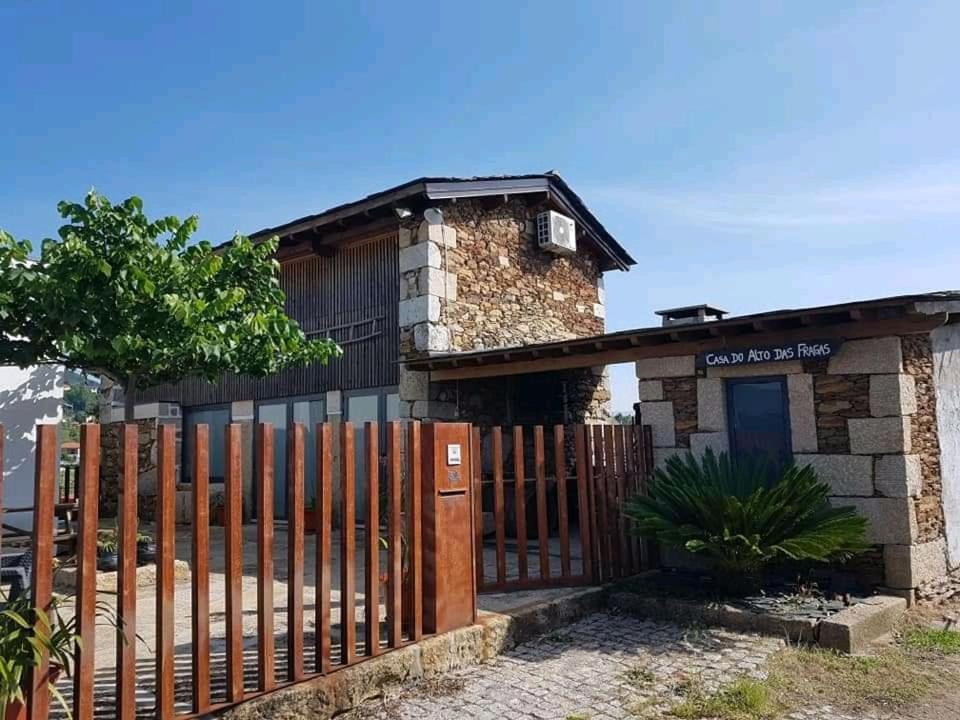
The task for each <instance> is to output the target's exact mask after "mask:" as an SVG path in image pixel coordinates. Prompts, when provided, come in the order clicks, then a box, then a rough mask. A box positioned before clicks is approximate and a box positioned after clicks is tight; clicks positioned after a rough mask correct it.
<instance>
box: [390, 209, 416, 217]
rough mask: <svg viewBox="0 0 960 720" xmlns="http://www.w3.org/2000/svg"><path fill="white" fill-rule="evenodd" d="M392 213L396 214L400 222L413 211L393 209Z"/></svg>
mask: <svg viewBox="0 0 960 720" xmlns="http://www.w3.org/2000/svg"><path fill="white" fill-rule="evenodd" d="M393 211H394V212H395V213H396V214H397V218H399V219H400V220H406V219H407V218H408V217H410V216H411V215H413V210H411V209H410V208H405V207H395V208H394V209H393Z"/></svg>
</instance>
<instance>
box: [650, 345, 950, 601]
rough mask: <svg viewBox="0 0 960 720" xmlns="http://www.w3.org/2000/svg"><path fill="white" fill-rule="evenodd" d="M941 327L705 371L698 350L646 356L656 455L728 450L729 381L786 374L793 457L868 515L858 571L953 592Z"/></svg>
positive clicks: (926, 593)
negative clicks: (822, 355)
mask: <svg viewBox="0 0 960 720" xmlns="http://www.w3.org/2000/svg"><path fill="white" fill-rule="evenodd" d="M944 330H948V328H945V329H944ZM950 331H951V332H953V331H952V330H950ZM937 332H938V331H934V333H933V334H932V335H931V334H926V333H923V334H913V335H904V336H895V335H891V336H885V337H876V338H867V339H860V340H849V341H847V342H845V343H844V344H843V345H842V347H841V349H840V351H839V352H838V353H837V354H836V355H834V356H833V357H831V358H830V359H829V360H821V359H817V360H803V361H800V360H792V361H786V362H777V363H766V364H755V365H740V366H729V367H711V368H707V369H706V370H705V371H699V372H698V371H697V369H696V367H695V356H694V355H680V356H674V357H662V358H651V359H645V360H640V361H638V362H637V364H636V368H637V377H638V379H639V392H640V399H641V401H642V405H641V410H642V414H643V419H644V423H647V424H650V425H652V426H653V440H654V445H655V451H654V454H655V458H656V461H657V463H658V464H659V465H662V464H663V463H664V462H665V461H666V459H667V458H669V457H671V456H673V455H677V454H680V453H686V452H692V453H694V454H695V455H702V453H703V452H705V451H706V449H707V448H712V449H714V451H717V452H719V451H727V450H728V449H729V444H730V441H729V432H728V428H727V411H726V384H725V383H726V380H727V379H728V378H732V377H770V376H783V377H785V379H786V384H787V395H788V403H789V420H790V429H791V437H790V443H791V445H792V449H793V454H794V459H795V460H796V462H798V463H802V464H810V465H812V466H813V467H814V468H815V469H816V470H817V472H818V473H819V475H820V477H821V478H822V479H823V480H824V481H825V482H827V483H828V484H829V485H830V487H831V489H832V491H833V494H832V498H831V502H833V503H835V504H836V505H847V506H853V507H854V508H856V510H857V511H858V512H860V513H861V514H862V515H864V516H865V517H866V518H867V519H868V521H869V529H868V539H869V540H870V541H871V542H872V543H873V544H874V545H875V547H876V552H874V553H869V554H867V555H866V556H865V557H864V558H863V559H862V560H861V561H860V564H859V566H858V567H857V570H858V571H859V572H860V574H861V575H862V576H864V578H865V579H867V580H869V581H871V582H875V583H876V584H881V585H884V586H886V587H887V588H889V589H890V590H892V591H894V592H896V593H897V594H901V595H904V596H906V597H908V598H909V599H911V600H912V599H915V598H919V599H928V600H929V599H937V598H940V597H943V596H944V595H949V594H953V593H955V592H956V591H957V590H958V584H957V583H956V582H955V581H954V580H953V579H952V578H953V574H952V571H953V570H955V569H956V568H957V567H958V564H960V558H955V559H953V560H952V561H950V559H948V553H947V537H948V536H949V535H950V530H951V529H954V533H960V527H957V528H952V527H951V526H950V523H949V522H948V517H947V515H946V514H945V511H944V506H945V493H944V488H943V480H942V468H941V435H943V434H944V432H945V431H946V432H949V433H951V437H952V434H954V433H955V432H956V431H951V430H950V429H949V428H946V429H945V428H944V423H943V422H941V423H940V427H939V428H938V405H937V404H938V397H940V398H950V397H952V396H953V395H954V394H955V393H953V392H952V388H951V387H947V386H946V385H945V384H944V385H943V387H939V388H938V382H941V383H945V382H946V381H945V380H943V381H941V380H940V376H938V375H937V374H935V368H936V366H937V365H938V364H940V365H942V364H943V362H944V359H943V357H942V356H943V353H940V354H938V353H937V352H936V351H935V345H936V344H937V342H938V337H937ZM941 344H942V343H941ZM947 345H948V346H949V347H952V346H953V345H952V344H950V343H947ZM941 376H942V377H946V375H944V374H941ZM943 402H944V400H941V403H943ZM957 519H958V520H960V515H958V516H957ZM958 554H960V553H958Z"/></svg>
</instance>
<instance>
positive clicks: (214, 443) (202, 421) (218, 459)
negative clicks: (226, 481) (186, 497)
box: [181, 408, 230, 483]
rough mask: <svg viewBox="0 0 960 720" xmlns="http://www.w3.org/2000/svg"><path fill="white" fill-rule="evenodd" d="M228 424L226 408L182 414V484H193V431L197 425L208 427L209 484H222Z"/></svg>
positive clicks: (228, 414) (191, 411)
mask: <svg viewBox="0 0 960 720" xmlns="http://www.w3.org/2000/svg"><path fill="white" fill-rule="evenodd" d="M229 423H230V411H229V410H228V409H227V408H222V409H214V410H202V409H199V410H189V411H187V412H185V413H184V417H183V430H184V433H185V435H184V447H185V451H184V463H183V468H182V469H181V476H182V478H183V482H185V483H191V482H193V458H194V447H193V429H194V428H195V427H196V426H197V425H207V426H209V431H208V432H209V458H210V470H209V473H210V482H212V483H222V482H223V478H224V475H225V474H226V464H225V463H226V456H225V455H224V453H225V450H224V440H225V438H226V426H227V425H228V424H229Z"/></svg>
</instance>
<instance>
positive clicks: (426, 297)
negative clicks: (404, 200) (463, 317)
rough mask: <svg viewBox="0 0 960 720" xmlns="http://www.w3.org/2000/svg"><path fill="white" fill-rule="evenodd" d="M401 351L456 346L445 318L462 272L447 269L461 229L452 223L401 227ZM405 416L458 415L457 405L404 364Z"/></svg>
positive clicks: (402, 405)
mask: <svg viewBox="0 0 960 720" xmlns="http://www.w3.org/2000/svg"><path fill="white" fill-rule="evenodd" d="M398 237H399V245H400V298H399V302H400V307H399V317H400V354H401V357H404V358H409V357H421V356H424V355H429V354H431V353H443V352H448V351H449V350H450V349H451V338H450V331H449V328H448V327H447V325H446V324H445V323H444V322H443V313H444V309H445V307H446V305H447V304H448V303H452V302H456V299H457V276H456V275H455V274H454V273H451V272H447V269H446V268H447V264H446V251H447V250H450V249H453V248H456V246H457V231H456V229H455V228H453V227H451V226H449V225H431V224H430V223H428V222H427V221H426V220H424V221H422V222H421V223H420V224H419V226H417V228H416V229H415V230H414V229H413V228H411V227H406V228H401V229H400V231H399V236H398ZM399 394H400V417H401V418H414V419H417V420H427V419H431V420H452V419H454V418H455V417H456V404H455V403H452V402H450V401H449V400H440V399H438V397H436V395H437V393H431V389H430V386H429V380H428V376H427V374H426V373H418V372H412V371H409V370H407V369H406V368H404V367H401V368H400V388H399Z"/></svg>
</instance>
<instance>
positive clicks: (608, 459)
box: [603, 425, 622, 578]
mask: <svg viewBox="0 0 960 720" xmlns="http://www.w3.org/2000/svg"><path fill="white" fill-rule="evenodd" d="M615 435H616V433H615V432H614V427H613V425H605V426H604V428H603V439H604V460H605V468H606V473H605V476H606V484H605V485H606V486H605V488H604V489H605V492H606V496H607V531H608V533H609V538H610V568H611V572H612V575H613V577H614V578H619V577H620V576H621V574H622V571H621V570H622V568H621V564H620V562H621V558H620V539H619V533H618V532H617V527H618V525H619V519H620V513H619V512H618V509H617V449H616V444H615V440H614V436H615Z"/></svg>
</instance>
